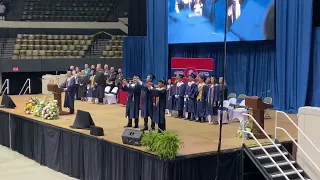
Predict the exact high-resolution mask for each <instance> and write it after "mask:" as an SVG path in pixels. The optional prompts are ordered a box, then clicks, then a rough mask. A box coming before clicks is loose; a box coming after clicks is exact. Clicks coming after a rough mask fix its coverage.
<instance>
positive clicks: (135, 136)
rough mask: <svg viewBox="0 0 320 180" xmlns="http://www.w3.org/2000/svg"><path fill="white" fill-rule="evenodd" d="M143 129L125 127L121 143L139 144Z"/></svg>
mask: <svg viewBox="0 0 320 180" xmlns="http://www.w3.org/2000/svg"><path fill="white" fill-rule="evenodd" d="M142 134H143V131H139V130H134V129H125V130H124V132H123V133H122V142H123V144H128V145H133V146H141V139H142Z"/></svg>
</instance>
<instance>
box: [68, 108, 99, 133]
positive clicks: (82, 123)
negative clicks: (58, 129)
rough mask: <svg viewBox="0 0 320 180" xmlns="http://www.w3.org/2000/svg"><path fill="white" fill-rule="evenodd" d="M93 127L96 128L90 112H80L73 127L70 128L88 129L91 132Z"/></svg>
mask: <svg viewBox="0 0 320 180" xmlns="http://www.w3.org/2000/svg"><path fill="white" fill-rule="evenodd" d="M91 126H94V122H93V120H92V117H91V115H90V113H89V112H87V111H82V110H78V111H77V116H76V118H75V120H74V122H73V125H72V126H70V127H71V128H73V129H88V130H90V128H91Z"/></svg>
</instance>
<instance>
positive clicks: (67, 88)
mask: <svg viewBox="0 0 320 180" xmlns="http://www.w3.org/2000/svg"><path fill="white" fill-rule="evenodd" d="M59 88H63V91H64V92H65V98H64V107H65V108H69V109H70V114H73V113H74V97H75V95H76V79H75V78H74V77H73V76H72V72H71V70H70V69H69V70H68V71H67V79H66V80H65V81H64V82H63V83H62V84H61V85H60V86H59Z"/></svg>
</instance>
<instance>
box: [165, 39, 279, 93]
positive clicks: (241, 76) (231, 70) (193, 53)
mask: <svg viewBox="0 0 320 180" xmlns="http://www.w3.org/2000/svg"><path fill="white" fill-rule="evenodd" d="M169 49H170V51H169V52H170V54H169V57H170V58H172V57H200V58H201V57H203V58H213V59H214V63H215V64H214V73H213V74H214V76H216V77H220V76H223V74H224V73H223V69H224V68H223V66H224V45H223V43H207V44H205V43H202V44H172V45H170V46H169ZM199 63H201V62H199ZM275 65H276V63H275V41H256V42H232V43H228V45H227V64H226V66H227V67H226V69H227V70H226V77H225V79H226V82H227V85H228V88H229V93H232V92H233V93H236V94H242V93H243V94H246V95H250V96H252V95H257V96H263V97H265V96H271V97H274V93H275V92H274V89H275V84H274V80H275V76H276V67H275ZM268 91H269V92H268Z"/></svg>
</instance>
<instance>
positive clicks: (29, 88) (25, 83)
mask: <svg viewBox="0 0 320 180" xmlns="http://www.w3.org/2000/svg"><path fill="white" fill-rule="evenodd" d="M27 85H28V86H27ZM26 86H27V87H26ZM24 89H25V91H24V92H23V94H22V91H23V90H24ZM27 90H29V94H31V83H30V78H28V79H27V80H26V81H25V82H24V84H23V86H22V88H21V90H20V93H19V95H25V94H26V92H27Z"/></svg>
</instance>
